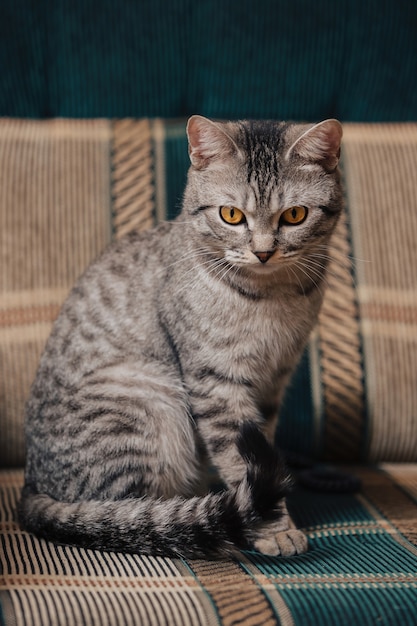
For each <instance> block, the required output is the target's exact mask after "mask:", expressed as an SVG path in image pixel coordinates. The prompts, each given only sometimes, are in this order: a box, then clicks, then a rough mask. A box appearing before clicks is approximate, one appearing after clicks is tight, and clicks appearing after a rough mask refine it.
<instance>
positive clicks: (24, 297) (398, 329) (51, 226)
mask: <svg viewBox="0 0 417 626" xmlns="http://www.w3.org/2000/svg"><path fill="white" fill-rule="evenodd" d="M184 129H185V124H184V121H168V120H160V119H153V120H146V119H142V120H136V119H130V118H129V119H119V120H115V121H110V120H105V119H100V120H52V121H47V122H46V121H45V122H40V121H33V120H32V121H23V120H11V119H2V120H0V255H1V256H0V260H1V263H0V293H1V297H0V368H1V371H0V433H1V436H0V460H1V463H2V465H4V466H6V467H9V469H6V470H3V471H2V472H1V473H0V626H3V624H4V625H5V626H32V625H33V626H44V625H45V624H53V625H55V624H56V625H58V626H61V625H62V626H79V624H88V625H89V626H90V625H91V626H96V625H97V626H99V625H100V626H103V625H104V626H106V625H108V626H117V625H119V624H120V626H130V625H132V626H136V625H138V624H139V625H142V624H143V625H144V626H148V625H154V624H155V625H158V626H159V625H160V624H169V625H171V624H172V625H178V626H180V625H181V626H182V625H190V626H194V625H195V624H196V625H198V624H201V625H214V624H226V625H231V624H236V623H242V624H248V625H259V626H264V625H271V626H272V625H273V624H277V625H278V624H282V625H285V626H324V625H329V626H330V625H334V626H336V625H337V626H352V625H353V624H358V625H359V624H360V625H361V626H362V624H364V625H365V624H369V625H374V624H378V625H381V626H392V625H393V624H398V625H399V626H403V625H410V626H411V625H414V624H415V623H416V617H415V616H416V601H415V598H416V597H417V504H416V502H417V463H411V462H416V461H417V445H416V444H417V424H416V421H415V407H416V406H417V397H416V396H417V385H416V374H415V373H416V371H417V350H416V326H417V302H416V295H415V287H416V283H417V280H416V279H417V249H416V246H415V240H416V236H417V210H416V209H417V206H416V198H417V181H416V178H415V175H414V172H415V171H416V168H417V124H407V125H359V124H347V125H346V126H345V142H344V151H343V159H342V172H343V176H344V180H345V188H346V213H345V215H344V216H343V219H342V220H341V221H340V223H339V226H338V229H337V232H336V233H335V235H334V239H333V245H332V249H331V257H332V260H331V264H330V267H329V274H328V283H329V284H328V287H329V288H328V290H327V294H326V298H325V303H324V306H323V309H322V312H321V315H320V319H319V323H318V326H317V329H316V331H315V332H314V333H313V336H312V338H311V341H310V345H309V349H308V351H307V352H306V354H305V356H304V358H303V360H302V363H301V365H300V368H299V370H298V372H297V374H296V376H295V378H294V382H293V385H292V387H291V389H290V391H289V393H288V396H287V398H286V402H285V407H284V410H283V415H282V420H281V424H280V430H279V443H280V445H282V446H284V447H286V448H288V449H292V450H294V451H298V452H304V453H307V454H308V455H310V456H314V455H315V456H317V457H318V458H320V459H322V460H336V461H344V462H349V463H353V462H354V463H357V462H358V461H360V460H364V461H368V460H370V461H374V462H385V465H382V466H380V468H379V469H369V468H365V467H361V466H359V465H354V466H353V467H352V468H351V470H350V471H352V472H355V473H356V474H357V475H358V476H359V477H360V478H361V480H362V483H363V489H362V492H361V493H360V494H358V495H348V494H344V495H343V494H326V493H315V492H313V491H308V490H306V489H303V488H302V487H301V486H299V487H298V488H297V490H296V491H295V493H294V494H293V495H292V497H291V500H290V508H291V509H292V510H293V512H294V517H295V518H296V519H297V521H298V523H299V524H300V525H301V527H303V528H304V529H305V530H306V532H307V534H308V537H309V541H310V546H311V550H310V552H308V553H307V554H306V555H302V556H300V557H297V558H295V559H275V558H268V557H262V556H260V555H257V554H255V553H250V552H247V553H245V554H242V555H241V557H240V558H238V559H236V560H230V561H222V562H204V561H187V562H185V561H182V560H180V559H163V558H151V557H144V556H140V555H123V554H114V553H105V552H101V553H100V552H95V551H89V550H78V549H74V548H70V547H65V546H56V545H53V544H51V543H48V542H45V541H38V540H37V539H35V538H33V537H31V536H29V535H28V534H26V533H23V532H21V531H20V530H19V528H18V526H17V524H16V521H15V517H14V510H15V502H16V499H17V497H18V494H19V490H20V486H21V484H22V480H23V476H22V470H21V469H19V468H20V466H21V465H22V463H23V457H24V441H23V410H24V399H25V397H26V395H27V393H28V389H29V385H30V381H31V379H32V377H33V375H34V371H35V368H36V364H37V360H38V358H39V354H40V352H41V350H42V346H43V344H44V342H45V340H46V337H47V336H48V333H49V331H50V328H51V324H52V321H53V319H54V317H55V316H56V315H57V312H58V310H59V306H60V304H61V303H62V301H63V299H64V297H65V295H66V293H67V291H68V289H69V288H70V286H71V285H72V283H73V281H74V280H75V278H76V276H77V275H78V274H79V273H80V272H81V271H82V270H83V268H84V267H85V266H86V265H87V264H88V262H89V261H90V259H91V258H93V257H94V256H95V255H96V254H98V253H99V251H100V250H101V249H102V248H103V247H104V246H105V245H106V244H107V243H108V242H109V241H110V240H111V238H112V237H120V236H122V235H123V234H124V233H126V232H128V231H129V230H131V229H134V228H139V229H143V228H147V227H149V226H150V225H151V224H153V223H155V222H156V221H159V220H162V219H166V218H167V217H172V216H173V215H175V213H176V211H177V210H178V206H179V204H180V199H181V193H182V189H183V186H184V181H185V175H186V168H187V165H188V155H187V149H186V140H185V134H184ZM352 258H354V259H355V261H354V262H353V261H352ZM393 461H409V462H410V463H409V464H408V465H404V464H394V463H393ZM387 462H390V463H391V464H387ZM13 467H15V468H16V469H13Z"/></svg>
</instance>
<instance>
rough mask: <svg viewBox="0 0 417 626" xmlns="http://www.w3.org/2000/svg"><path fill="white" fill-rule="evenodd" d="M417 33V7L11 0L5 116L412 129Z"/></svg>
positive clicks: (386, 0) (379, 2)
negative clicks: (400, 125) (333, 120)
mask: <svg viewBox="0 0 417 626" xmlns="http://www.w3.org/2000/svg"><path fill="white" fill-rule="evenodd" d="M375 16H377V17H378V19H376V17H375ZM416 31H417V5H416V3H415V2H413V1H412V0H395V1H394V0H367V2H363V0H338V2H331V1H329V0H315V2H306V0H292V1H291V2H288V1H287V0H257V2H253V0H228V2H224V0H199V1H198V2H195V1H193V0H170V2H166V1H165V0H141V1H140V2H133V1H131V0H119V2H117V3H115V2H114V1H113V0H100V1H98V0H60V2H56V0H42V2H33V1H31V0H19V2H16V0H3V1H2V19H1V24H0V32H1V37H0V67H1V68H2V89H1V90H0V115H12V116H20V117H35V118H48V117H80V118H83V117H118V118H120V117H132V116H133V117H147V116H152V117H155V116H161V117H178V116H179V115H183V116H185V115H190V114H192V113H197V112H198V113H201V114H203V115H208V116H213V117H218V118H226V119H232V118H239V117H240V118H241V117H248V116H250V117H252V118H268V117H272V118H280V119H300V120H301V119H321V118H323V117H337V118H340V119H342V120H343V121H348V120H349V121H406V120H416V119H417V89H416V87H415V77H416V75H417V39H416V37H415V33H416ZM399 68H400V69H399Z"/></svg>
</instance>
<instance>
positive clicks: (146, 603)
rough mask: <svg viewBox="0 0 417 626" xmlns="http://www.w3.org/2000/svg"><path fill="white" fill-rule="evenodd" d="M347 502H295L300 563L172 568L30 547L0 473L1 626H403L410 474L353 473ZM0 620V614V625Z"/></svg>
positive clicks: (410, 570) (409, 616)
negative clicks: (354, 490)
mask: <svg viewBox="0 0 417 626" xmlns="http://www.w3.org/2000/svg"><path fill="white" fill-rule="evenodd" d="M358 474H359V475H360V476H361V478H362V480H363V484H364V489H363V493H362V494H360V495H357V496H352V495H334V494H317V493H312V492H307V491H305V492H303V491H302V490H300V491H298V492H297V493H296V494H294V496H293V497H292V500H291V505H292V508H293V509H294V510H295V511H296V515H295V517H296V518H297V520H298V521H299V523H300V524H301V525H302V527H304V528H305V529H306V532H307V534H308V537H309V542H310V551H309V552H308V553H307V554H305V555H302V556H299V557H296V558H292V559H291V558H289V559H279V558H272V557H262V556H260V555H258V554H255V553H250V552H247V553H245V554H242V555H241V557H240V558H239V559H236V560H230V561H219V562H210V561H207V562H205V561H200V560H195V561H188V562H185V561H182V560H179V559H164V558H159V557H158V558H152V557H145V556H140V555H125V554H116V553H106V552H98V551H92V550H81V549H80V550H78V549H75V548H71V547H67V546H56V545H54V544H51V543H48V542H45V541H39V540H37V539H35V538H33V537H31V536H29V535H27V534H26V533H22V532H21V531H20V530H19V529H18V527H17V525H16V523H15V521H14V507H15V501H16V498H17V497H18V494H19V489H20V486H21V484H22V478H23V477H22V472H21V471H19V470H14V471H11V470H9V471H3V472H2V473H0V477H1V479H0V484H1V490H0V531H1V546H2V549H1V550H0V606H1V610H2V611H3V623H4V624H5V625H6V626H12V625H13V626H45V625H46V624H51V625H52V624H53V625H54V626H79V625H80V624H88V626H161V625H169V626H174V625H175V626H199V625H201V626H211V625H214V624H224V625H227V626H230V625H232V624H244V625H245V624H246V625H248V626H267V625H268V626H274V625H278V624H280V625H281V626H325V625H327V624H329V625H334V626H353V625H356V624H357V625H358V626H359V625H360V626H362V625H365V624H369V625H374V624H378V626H393V625H395V624H398V626H405V625H409V626H412V625H414V624H415V623H416V622H415V616H416V613H415V602H416V597H417V531H416V529H417V504H416V498H417V466H416V465H409V466H407V465H406V466H401V465H395V466H387V467H386V468H385V471H379V472H377V471H371V470H364V469H362V470H358ZM1 623H2V621H1V613H0V624H1Z"/></svg>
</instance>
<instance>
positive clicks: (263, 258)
mask: <svg viewBox="0 0 417 626" xmlns="http://www.w3.org/2000/svg"><path fill="white" fill-rule="evenodd" d="M274 252H275V250H265V252H259V251H257V252H254V253H253V254H254V255H255V256H257V257H258V259H259V260H260V262H261V263H266V262H267V261H268V259H270V258H271V256H272V255H273V254H274Z"/></svg>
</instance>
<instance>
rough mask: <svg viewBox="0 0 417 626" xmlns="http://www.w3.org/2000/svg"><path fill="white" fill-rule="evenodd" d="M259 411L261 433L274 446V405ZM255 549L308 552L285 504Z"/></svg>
mask: <svg viewBox="0 0 417 626" xmlns="http://www.w3.org/2000/svg"><path fill="white" fill-rule="evenodd" d="M261 411H262V415H263V418H264V421H263V424H262V431H263V433H264V435H265V437H266V438H267V440H268V441H269V442H270V443H271V444H274V441H275V433H276V429H277V425H278V411H277V407H276V404H274V403H271V404H269V405H266V406H263V407H262V409H261ZM255 548H256V549H257V550H258V551H259V552H262V554H268V555H271V556H293V555H295V554H303V553H304V552H306V551H307V550H308V540H307V537H306V535H305V534H304V533H303V532H302V531H301V530H298V528H297V526H296V524H295V522H294V521H293V519H292V518H291V516H290V514H289V513H288V509H287V506H286V504H283V517H282V520H281V522H280V523H278V524H276V525H275V526H268V527H267V528H266V529H265V535H264V537H262V538H261V539H258V541H256V543H255Z"/></svg>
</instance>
